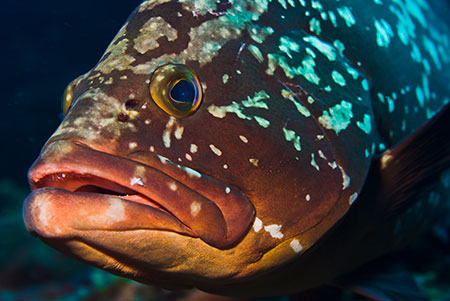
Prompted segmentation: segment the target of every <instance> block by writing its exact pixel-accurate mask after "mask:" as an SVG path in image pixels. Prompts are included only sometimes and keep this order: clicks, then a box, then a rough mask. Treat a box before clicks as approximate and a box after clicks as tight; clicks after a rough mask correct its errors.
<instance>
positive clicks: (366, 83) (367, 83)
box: [361, 79, 369, 91]
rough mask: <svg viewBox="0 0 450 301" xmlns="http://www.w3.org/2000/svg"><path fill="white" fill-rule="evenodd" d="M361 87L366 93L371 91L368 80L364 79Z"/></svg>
mask: <svg viewBox="0 0 450 301" xmlns="http://www.w3.org/2000/svg"><path fill="white" fill-rule="evenodd" d="M361 86H362V87H363V89H364V90H365V91H369V82H368V81H367V79H363V80H362V81H361Z"/></svg>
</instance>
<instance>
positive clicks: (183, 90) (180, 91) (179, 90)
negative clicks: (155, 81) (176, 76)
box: [170, 80, 195, 104]
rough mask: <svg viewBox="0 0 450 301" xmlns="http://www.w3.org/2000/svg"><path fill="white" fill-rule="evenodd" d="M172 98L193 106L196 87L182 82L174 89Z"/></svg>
mask: <svg viewBox="0 0 450 301" xmlns="http://www.w3.org/2000/svg"><path fill="white" fill-rule="evenodd" d="M170 97H171V98H172V99H173V100H174V101H176V102H181V103H189V104H191V103H192V102H193V101H194V97H195V88H194V85H193V84H192V82H190V81H187V80H180V81H178V82H177V83H176V84H175V85H174V86H173V87H172V90H171V91H170Z"/></svg>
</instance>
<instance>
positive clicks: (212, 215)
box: [24, 140, 254, 249]
mask: <svg viewBox="0 0 450 301" xmlns="http://www.w3.org/2000/svg"><path fill="white" fill-rule="evenodd" d="M189 172H190V173H191V174H192V173H193V171H192V170H189ZM130 175H131V176H130ZM196 180H198V181H202V182H204V181H206V182H211V183H212V184H213V185H215V186H218V185H219V186H220V185H222V184H221V183H218V181H216V180H214V179H212V178H208V177H207V176H202V175H201V174H199V173H195V177H194V178H192V176H191V177H190V176H189V175H188V174H187V172H186V169H183V168H182V167H181V166H180V168H179V170H178V177H177V178H174V177H171V176H169V175H167V174H166V173H164V172H163V171H161V170H159V169H157V168H154V167H152V166H148V165H145V164H143V163H140V162H138V161H134V160H130V159H126V158H122V157H118V156H114V155H111V154H107V153H104V152H99V151H96V150H93V149H91V148H89V147H86V146H84V145H81V144H78V143H74V142H70V141H67V140H63V141H54V142H52V143H50V144H48V145H47V146H46V148H45V149H44V151H43V153H42V154H41V156H40V157H39V158H38V160H37V161H36V162H35V163H34V165H33V166H32V167H31V169H30V171H29V181H30V184H31V187H32V189H33V190H34V191H33V193H32V194H31V195H30V196H29V197H28V198H27V199H26V200H25V203H24V218H25V222H26V225H27V229H28V230H29V231H30V232H31V233H33V234H35V235H37V236H38V237H43V238H46V239H53V238H54V239H59V238H64V239H67V238H76V239H80V238H82V236H83V234H82V232H86V231H96V230H107V231H135V230H157V231H169V232H174V233H177V234H179V235H188V236H191V237H193V238H200V239H201V240H202V241H204V242H206V243H207V244H209V245H211V246H213V247H215V248H221V249H223V248H229V247H231V246H232V245H235V244H236V243H238V242H239V241H240V240H241V239H242V237H243V236H244V235H245V234H246V232H248V229H249V227H250V226H251V223H252V222H253V219H254V208H253V206H252V204H251V203H250V201H249V200H248V199H247V198H246V197H245V196H244V195H242V194H240V193H239V192H238V191H237V190H235V189H232V188H229V187H228V189H225V186H226V185H224V184H223V185H224V188H223V195H225V196H226V197H227V198H228V199H229V201H230V204H234V206H233V205H231V206H228V207H227V206H224V204H223V203H220V204H219V205H218V204H216V203H217V202H215V201H214V200H212V199H208V198H207V197H205V196H204V194H205V193H202V191H198V190H197V189H202V188H201V187H202V185H200V184H201V183H200V184H198V185H196V186H195V189H196V190H193V189H191V188H190V187H189V186H191V187H192V185H193V183H195V181H196ZM204 187H205V188H203V189H208V188H207V186H204ZM231 190H232V191H231ZM230 192H231V193H230ZM221 197H223V196H218V198H221Z"/></svg>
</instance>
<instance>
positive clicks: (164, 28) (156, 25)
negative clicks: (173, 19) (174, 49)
mask: <svg viewBox="0 0 450 301" xmlns="http://www.w3.org/2000/svg"><path fill="white" fill-rule="evenodd" d="M160 37H166V38H167V39H168V40H169V41H174V40H175V39H176V38H177V31H176V30H175V29H174V28H172V26H170V25H169V24H168V23H167V22H166V21H165V20H164V19H163V18H161V17H159V16H158V17H153V18H150V19H149V20H148V21H147V23H145V24H144V25H143V26H142V27H141V29H140V30H139V35H138V36H137V38H136V39H134V49H136V50H137V51H138V52H139V53H140V54H144V53H146V52H147V51H149V50H152V49H155V48H157V47H159V43H158V42H157V40H158V38H160Z"/></svg>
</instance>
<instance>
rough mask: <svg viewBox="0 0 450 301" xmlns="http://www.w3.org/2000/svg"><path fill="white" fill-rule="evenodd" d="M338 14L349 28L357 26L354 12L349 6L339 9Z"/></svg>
mask: <svg viewBox="0 0 450 301" xmlns="http://www.w3.org/2000/svg"><path fill="white" fill-rule="evenodd" d="M337 13H338V14H339V16H341V17H342V19H344V21H345V24H346V25H347V26H348V27H352V26H353V25H355V23H356V21H355V17H353V14H352V11H351V10H350V8H348V7H347V6H344V7H338V8H337Z"/></svg>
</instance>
